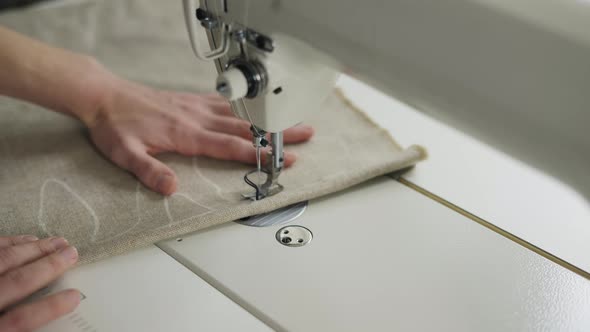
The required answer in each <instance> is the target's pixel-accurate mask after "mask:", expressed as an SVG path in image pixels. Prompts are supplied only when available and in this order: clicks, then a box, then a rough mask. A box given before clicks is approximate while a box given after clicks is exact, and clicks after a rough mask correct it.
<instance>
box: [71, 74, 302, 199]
mask: <svg viewBox="0 0 590 332" xmlns="http://www.w3.org/2000/svg"><path fill="white" fill-rule="evenodd" d="M102 81H103V82H109V83H108V91H109V93H106V94H104V95H103V96H102V97H101V98H99V99H96V98H95V100H99V103H98V105H99V107H98V108H96V111H95V112H93V113H92V112H90V113H87V114H85V117H80V118H81V119H83V121H84V122H85V123H86V125H87V126H88V128H89V130H90V137H91V138H92V141H93V142H94V144H95V145H96V146H97V147H98V149H99V150H100V151H101V152H102V153H103V154H104V155H105V156H107V157H108V158H109V159H111V160H112V161H113V162H114V163H115V164H117V165H118V166H120V167H121V168H124V169H126V170H128V171H130V172H131V173H133V174H135V176H137V178H138V179H139V180H140V181H141V182H142V183H143V184H144V185H146V186H147V187H148V188H150V189H152V190H154V191H156V192H159V193H162V194H164V195H170V194H172V193H174V192H175V191H176V183H177V179H176V175H175V174H174V172H173V171H172V170H171V169H170V168H169V167H168V166H166V165H165V164H163V163H162V162H161V161H159V160H157V159H156V158H154V156H155V155H157V154H159V153H163V152H176V153H180V154H183V155H187V156H208V157H211V158H217V159H223V160H233V161H238V162H243V163H255V162H256V158H255V151H254V147H253V146H252V139H251V132H250V124H249V123H248V122H247V121H244V120H241V119H238V118H237V117H235V116H234V115H233V114H232V113H231V110H230V106H229V104H228V103H227V102H226V101H225V100H224V99H222V98H221V97H218V96H215V95H195V94H189V93H176V92H168V91H158V90H155V89H151V88H148V87H145V86H142V85H139V84H136V83H132V82H129V81H124V80H122V79H119V78H116V77H114V76H112V77H111V79H110V80H108V81H107V80H102ZM103 84H104V83H103ZM90 100H92V98H91V99H90ZM89 114H92V116H88V115H89ZM312 135H313V129H312V128H311V127H309V126H297V127H293V128H290V129H289V130H286V131H285V133H284V141H285V143H299V142H304V141H307V140H308V139H309V138H310V137H311V136H312ZM295 159H296V156H295V155H294V154H291V153H289V152H285V165H286V166H287V167H288V166H290V165H291V164H293V162H294V161H295Z"/></svg>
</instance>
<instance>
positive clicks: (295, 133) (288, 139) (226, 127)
mask: <svg viewBox="0 0 590 332" xmlns="http://www.w3.org/2000/svg"><path fill="white" fill-rule="evenodd" d="M250 126H251V124H250V123H249V122H248V121H245V120H242V119H239V118H237V117H235V116H231V117H230V116H211V117H209V118H208V120H207V123H205V128H207V129H210V130H214V131H217V132H220V133H226V134H230V135H235V136H239V137H242V138H244V139H247V140H251V139H252V131H251V130H250ZM313 134H314V130H313V128H312V127H311V126H308V125H298V126H294V127H291V128H289V129H287V130H285V131H284V134H283V140H284V142H285V144H294V143H302V142H305V141H308V140H309V139H310V138H311V137H312V136H313ZM267 139H268V138H267Z"/></svg>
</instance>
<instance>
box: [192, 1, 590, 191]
mask: <svg viewBox="0 0 590 332" xmlns="http://www.w3.org/2000/svg"><path fill="white" fill-rule="evenodd" d="M184 3H185V14H186V19H187V23H188V25H189V31H192V30H195V29H197V28H196V23H195V22H194V21H196V19H195V17H191V15H193V11H192V7H191V5H190V4H192V3H193V1H190V0H184ZM200 3H201V10H202V15H201V17H199V19H200V20H201V23H202V24H203V26H208V27H209V32H210V33H209V35H210V44H211V45H212V47H213V48H215V47H216V48H217V50H216V51H213V52H211V53H210V54H209V55H210V56H209V58H210V59H218V65H217V68H218V71H219V72H220V73H221V76H223V75H224V72H225V71H226V70H231V66H229V68H228V63H229V64H231V59H234V58H235V57H236V56H237V54H238V53H242V55H240V56H239V57H240V58H242V59H243V60H244V61H254V62H256V61H258V62H260V63H261V64H262V67H263V70H262V72H263V73H264V74H263V75H262V76H266V77H267V80H268V82H269V83H260V84H258V85H259V86H260V87H259V93H256V94H251V95H249V96H247V97H246V98H243V99H239V98H240V97H244V96H246V90H245V88H242V89H241V90H242V91H241V93H235V91H234V92H232V93H229V94H224V95H226V96H228V97H230V99H231V100H234V103H233V106H234V110H235V111H236V114H237V115H238V116H240V117H242V118H243V119H246V120H251V121H252V122H253V124H254V125H256V126H261V128H262V129H265V130H267V131H271V132H277V131H282V130H284V129H286V127H287V126H291V125H294V124H296V123H298V122H300V121H302V120H304V119H305V115H306V113H305V110H307V109H308V108H309V105H310V103H312V104H311V105H317V103H318V101H319V100H321V98H322V96H323V95H325V93H327V92H328V91H329V89H326V88H325V86H326V85H329V83H331V82H332V79H331V77H333V75H332V74H331V73H330V71H327V70H326V69H325V68H332V69H333V70H336V71H341V72H345V73H347V74H349V75H352V76H355V77H357V78H359V79H361V80H363V81H365V82H367V83H369V84H370V85H372V86H374V87H376V88H378V89H380V90H381V91H384V92H386V93H387V94H389V95H392V96H395V97H396V98H398V99H400V100H402V101H404V102H406V103H408V104H410V105H413V106H415V107H416V108H417V109H418V110H420V111H423V112H426V113H428V114H429V115H431V116H433V117H435V118H437V119H439V120H442V121H443V122H446V123H448V124H450V125H451V126H453V127H456V128H459V129H460V130H461V131H464V132H466V133H467V134H469V135H472V136H474V137H476V138H479V139H481V140H482V141H484V142H486V143H489V144H491V145H493V146H495V147H497V148H499V149H500V150H502V151H504V152H507V153H509V154H511V155H512V156H514V157H515V158H517V159H520V160H523V161H525V162H527V163H528V164H530V165H534V167H537V168H540V169H542V170H543V171H545V172H548V173H550V174H552V175H553V176H557V177H558V178H560V179H561V180H562V181H565V182H567V183H568V184H569V185H570V186H573V187H575V188H576V189H577V190H579V191H581V192H582V194H584V195H585V196H587V197H590V176H588V169H589V168H590V154H588V153H585V152H586V151H590V135H588V134H587V123H590V112H588V105H590V93H589V91H588V89H589V88H588V87H589V86H590V35H589V34H588V33H587V31H589V30H590V10H589V9H588V5H587V4H586V3H583V2H579V1H574V0H568V1H564V2H559V3H556V2H555V1H551V0H542V1H534V2H533V1H527V0H518V1H513V0H502V1H497V0H456V1H450V2H448V1H447V2H444V3H442V2H440V1H420V2H416V1H377V0H369V1H363V2H362V5H361V4H359V3H358V2H357V1H341V0H328V1H270V0H250V1H242V0H201V1H200ZM191 20H192V21H191ZM190 22H192V23H190ZM212 22H213V23H212ZM201 30H202V29H201ZM196 33H197V32H196V31H192V32H191V33H190V36H191V41H192V44H193V48H194V49H195V53H196V54H197V55H198V56H199V57H201V58H207V55H206V54H205V55H203V51H202V50H201V51H199V50H198V49H199V48H203V46H200V47H199V46H198V45H196V42H195V41H194V35H195V34H196ZM236 34H238V35H246V36H251V37H243V38H242V40H244V41H243V42H242V43H241V44H242V46H241V47H237V46H235V45H236V42H235V39H236V38H235V35H236ZM258 38H262V39H263V40H262V41H260V42H259V41H258ZM232 45H233V46H232ZM224 46H225V47H224ZM236 48H237V49H240V50H239V51H236ZM282 49H283V50H282ZM285 49H286V50H285ZM306 67H307V68H309V69H311V70H306V69H305V68H306ZM264 68H265V69H264ZM322 68H323V69H322ZM246 76H248V75H246ZM275 78H276V79H275ZM242 80H244V78H242ZM221 81H223V82H224V83H228V84H229V83H230V82H235V84H230V85H231V86H239V85H240V84H237V82H239V81H238V80H227V79H222V80H221ZM249 81H250V80H249ZM244 82H245V81H244ZM218 83H219V81H218ZM241 85H242V86H244V85H245V83H242V84H241ZM281 85H284V87H283V89H282V92H281V93H280V94H275V93H274V91H276V89H277V88H279V87H281ZM322 85H324V87H323V88H322ZM218 87H219V86H218ZM230 90H232V89H230ZM237 90H240V89H237ZM313 103H315V104H313ZM245 107H247V108H248V109H249V110H251V111H250V112H251V113H253V114H255V115H253V114H250V116H248V115H246V114H245V111H244V108H245Z"/></svg>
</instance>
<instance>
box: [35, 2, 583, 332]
mask: <svg viewBox="0 0 590 332" xmlns="http://www.w3.org/2000/svg"><path fill="white" fill-rule="evenodd" d="M183 4H184V6H185V15H186V22H187V25H188V31H189V34H190V40H191V44H192V46H193V50H194V52H195V54H196V55H197V56H198V57H199V58H202V59H204V60H208V61H214V62H215V65H216V67H217V70H218V72H219V74H220V75H219V79H218V80H217V82H215V85H216V89H217V91H218V92H219V93H221V94H222V95H224V96H226V97H227V98H228V99H229V100H231V102H232V109H233V110H234V112H235V114H236V115H237V116H239V117H241V118H243V119H246V120H248V121H250V122H251V123H252V124H253V127H252V131H253V137H254V138H253V143H254V144H255V145H256V146H257V147H262V146H264V145H265V144H266V142H265V141H264V140H265V139H266V136H265V134H266V133H267V132H269V133H271V135H270V142H268V143H269V144H270V146H271V152H270V153H271V158H269V161H270V163H269V164H268V165H265V167H264V168H263V167H262V165H260V168H261V171H264V172H266V173H267V179H266V181H265V183H263V184H260V183H257V182H255V181H252V184H253V186H254V187H255V188H254V192H253V193H252V194H251V195H249V198H253V199H264V197H265V196H267V195H272V194H278V193H279V192H280V190H281V189H280V188H281V186H280V184H279V182H278V179H279V178H280V177H279V175H280V172H281V169H282V161H281V154H282V141H281V132H282V131H283V130H285V129H286V128H288V127H290V126H293V125H295V124H297V123H299V122H301V121H302V120H304V119H305V113H304V112H305V111H306V110H308V109H311V108H306V107H305V105H315V104H316V103H319V102H320V101H321V98H323V96H325V95H326V94H327V93H328V91H329V90H330V89H331V88H332V86H333V82H334V81H335V80H336V76H337V73H338V72H344V73H347V74H352V75H354V76H355V77H357V78H359V79H361V80H362V81H364V82H365V83H363V82H361V81H357V80H355V79H352V78H350V77H348V76H343V77H342V78H340V79H339V80H338V81H337V85H338V86H339V87H340V88H341V89H343V90H344V91H345V93H347V95H348V96H349V97H350V98H351V99H352V100H353V102H354V103H356V104H357V105H359V106H361V107H362V108H363V109H364V110H366V111H367V112H368V114H369V115H370V116H371V117H372V118H373V119H375V120H376V121H377V122H379V123H380V124H381V125H382V126H383V127H385V128H387V129H388V130H391V131H392V132H393V133H394V134H395V136H396V138H397V139H398V140H399V141H400V142H401V143H402V144H405V143H418V144H422V145H424V146H426V147H427V148H428V149H429V152H430V157H429V160H427V161H426V162H424V163H422V164H420V165H419V166H418V167H417V168H416V169H415V170H412V171H411V172H409V173H405V174H401V175H399V174H397V175H394V176H392V177H382V178H379V179H375V180H373V181H371V182H369V183H366V184H363V185H361V186H358V187H355V188H352V189H350V190H346V191H344V192H341V193H337V194H334V195H330V196H328V197H326V198H322V199H318V200H314V201H311V202H308V203H306V204H300V205H298V206H294V207H290V208H288V209H293V210H283V211H278V212H277V213H274V214H272V213H271V214H270V215H266V216H263V217H262V218H264V223H265V224H266V227H256V226H257V222H260V223H262V221H260V220H261V219H262V218H260V217H254V218H253V219H251V220H247V221H242V222H239V223H238V222H236V223H227V224H224V225H221V226H218V227H214V228H212V229H207V230H205V231H202V232H198V233H195V234H188V235H186V236H183V237H181V238H178V239H171V240H168V241H164V242H161V243H159V244H157V245H156V246H154V247H151V248H147V249H143V250H139V251H136V252H132V253H129V254H127V255H123V256H120V257H115V258H112V259H108V260H105V261H102V262H99V263H95V264H91V265H89V266H84V267H81V268H79V269H76V270H74V271H72V273H69V274H68V275H66V276H65V278H64V279H63V280H61V281H60V282H59V283H58V284H56V285H55V286H54V287H55V288H56V289H60V288H65V287H77V288H80V289H81V290H82V292H83V293H84V294H85V295H86V299H85V300H83V301H82V304H81V306H80V308H79V309H78V310H77V311H76V312H75V313H74V314H72V315H69V316H68V317H65V318H64V319H62V320H60V321H58V322H56V323H54V324H53V325H50V326H48V327H47V328H46V329H45V330H46V331H91V330H92V329H95V330H97V331H99V330H105V331H107V330H126V331H132V330H141V331H161V330H171V331H180V330H189V329H191V330H208V331H210V330H220V331H225V330H237V329H240V330H246V331H264V330H269V329H275V330H291V331H300V330H317V331H331V330H338V331H341V330H350V331H358V330H369V331H373V330H443V331H447V330H449V331H450V330H452V331H471V330H486V331H487V330H490V331H497V330H588V329H590V315H589V314H588V312H590V281H589V278H590V273H589V272H590V259H589V258H588V257H589V256H588V255H587V253H588V252H590V241H588V239H589V238H590V206H589V203H588V197H590V182H589V181H590V177H589V176H588V171H587V170H588V166H590V155H589V154H588V153H585V152H584V151H590V145H589V143H590V136H589V135H588V134H586V133H585V129H586V128H585V127H586V124H587V123H588V120H590V115H589V114H590V113H588V112H587V108H588V106H590V99H589V98H590V97H589V96H590V94H588V93H587V91H586V90H587V87H588V86H590V84H589V83H590V72H589V70H590V57H589V55H590V37H589V36H588V34H587V33H586V31H588V30H587V29H588V24H590V23H588V22H590V13H589V11H590V9H588V5H587V4H584V3H582V2H578V1H562V2H553V1H539V0H537V1H514V0H512V1H508V0H507V1H504V0H495V1H491V0H490V1H488V0H477V1H476V0H470V1H468V0H461V1H459V0H457V1H455V0H453V1H444V2H441V1H382V2H379V1H364V2H362V3H361V2H358V1H313V2H311V1H270V0H267V1H263V0H260V1H256V0H250V1H239V0H226V1H205V0H203V1H201V3H200V5H199V8H200V10H199V11H197V9H196V5H195V4H194V2H193V1H184V2H183ZM200 31H206V32H207V34H208V39H209V44H210V45H212V47H211V49H209V48H210V46H207V45H202V44H199V43H198V39H197V38H196V35H197V34H198V33H201V32H200ZM367 84H368V85H367ZM369 85H370V86H369ZM374 88H377V89H379V90H381V91H382V92H380V91H377V90H375V89H374ZM301 96H305V98H301ZM392 96H394V97H395V99H394V98H392ZM409 105H411V106H409ZM417 111H422V112H425V113H427V114H428V115H430V116H432V117H433V118H434V119H440V120H443V121H444V122H445V123H448V124H450V125H452V126H455V127H457V128H459V129H460V130H461V132H459V131H457V130H456V129H453V128H452V127H450V126H447V125H446V124H444V123H441V122H438V121H437V120H434V119H433V118H430V117H426V116H424V115H423V114H421V113H419V112H417ZM466 133H467V134H469V135H472V136H468V135H466ZM474 137H475V138H474ZM480 140H481V141H480ZM482 141H484V142H486V143H488V144H491V145H493V146H494V147H497V148H499V149H500V150H501V151H503V152H507V153H509V154H511V155H512V156H513V157H515V158H517V159H518V160H523V161H525V162H527V163H529V164H530V165H532V166H533V167H538V168H540V169H542V170H544V171H546V172H548V173H550V174H553V175H555V176H557V177H558V178H559V179H560V180H562V181H564V182H566V183H568V184H569V185H571V186H572V187H573V188H575V189H576V190H577V191H578V192H575V191H574V190H572V189H571V188H569V187H567V186H565V185H563V184H562V183H560V182H558V181H556V180H555V179H554V178H552V177H549V176H547V175H545V174H544V173H541V172H539V171H537V170H536V169H535V168H533V167H531V166H530V165H526V164H523V163H521V162H520V161H518V160H517V159H514V158H513V157H509V156H507V155H505V154H504V153H503V152H500V151H498V150H496V149H495V148H492V147H490V146H488V145H486V143H483V142H482ZM256 171H258V169H257V170H256ZM252 174H253V173H252ZM580 193H581V194H580ZM286 212H288V213H286ZM285 215H288V216H289V218H283V216H285ZM268 220H272V222H268V223H267V221H268ZM304 229H305V230H308V231H310V234H311V235H312V237H313V240H312V237H310V238H309V241H307V242H306V244H305V245H303V246H296V247H294V246H289V245H286V244H287V243H284V242H282V241H281V239H283V238H284V237H282V236H283V234H284V231H285V230H288V231H296V232H300V231H301V232H302V231H303V230H304ZM301 234H302V235H301V236H305V234H306V233H301ZM146 272H149V273H146ZM146 289H149V291H148V292H146ZM105 298H108V299H112V301H110V302H109V303H105V301H104V299H105ZM122 313H124V314H122Z"/></svg>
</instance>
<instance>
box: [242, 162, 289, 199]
mask: <svg viewBox="0 0 590 332" xmlns="http://www.w3.org/2000/svg"><path fill="white" fill-rule="evenodd" d="M261 173H264V174H266V181H265V182H264V183H263V184H261V185H259V184H258V183H257V181H253V180H252V179H251V178H250V176H252V175H255V174H258V170H257V169H254V170H251V171H249V172H248V173H246V174H245V175H244V181H245V182H246V184H248V185H249V186H250V187H252V188H254V192H251V193H247V194H242V197H244V198H246V199H250V200H253V201H258V200H261V199H263V198H265V197H269V196H273V195H276V194H278V193H280V192H281V191H283V188H284V187H283V186H282V185H281V184H280V183H279V181H278V178H279V174H280V171H278V172H269V171H267V170H266V169H263V170H261Z"/></svg>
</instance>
